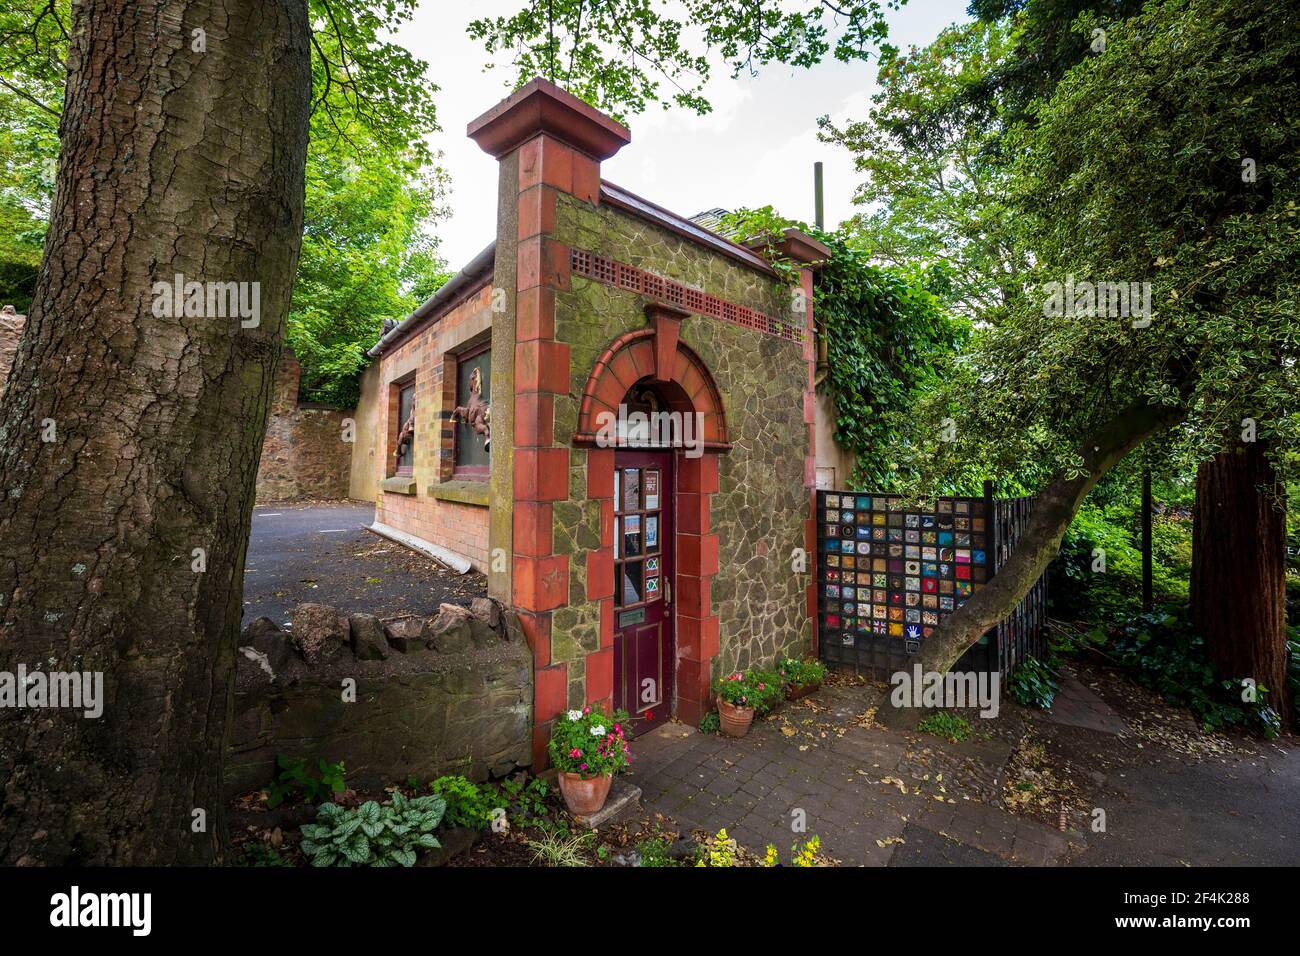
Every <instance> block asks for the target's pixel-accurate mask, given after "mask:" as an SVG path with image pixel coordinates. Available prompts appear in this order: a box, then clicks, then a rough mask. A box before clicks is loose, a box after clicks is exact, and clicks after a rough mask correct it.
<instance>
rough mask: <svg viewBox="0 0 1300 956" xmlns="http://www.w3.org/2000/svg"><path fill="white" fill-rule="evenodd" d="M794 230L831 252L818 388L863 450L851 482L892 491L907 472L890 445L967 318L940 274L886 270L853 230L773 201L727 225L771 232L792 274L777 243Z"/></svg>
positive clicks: (821, 290)
mask: <svg viewBox="0 0 1300 956" xmlns="http://www.w3.org/2000/svg"><path fill="white" fill-rule="evenodd" d="M787 226H794V227H796V228H798V229H800V230H802V231H804V232H806V233H808V234H809V235H811V236H813V237H814V238H816V239H818V240H819V241H821V242H823V243H825V244H826V245H827V246H828V247H829V248H830V249H831V256H830V258H829V259H828V260H827V261H826V262H825V263H824V264H823V265H822V267H821V268H820V269H819V271H818V274H817V280H816V286H815V287H814V313H815V314H816V316H817V321H818V323H819V326H820V328H819V335H820V337H821V338H822V339H824V341H825V343H826V353H827V367H826V370H825V371H826V376H825V378H824V380H823V381H822V383H821V385H820V388H821V389H822V390H823V391H826V392H828V393H829V394H830V396H831V398H832V399H833V400H834V402H835V415H836V417H835V441H836V443H837V444H838V445H839V446H840V447H841V448H844V449H846V450H848V451H851V452H853V453H854V455H855V456H856V463H855V467H854V472H853V474H852V476H849V478H848V484H849V486H850V487H852V488H861V489H869V490H872V491H892V490H894V489H895V488H896V486H897V485H898V482H899V477H900V475H899V473H898V471H897V467H898V463H897V461H896V460H891V455H890V450H891V449H894V448H896V447H898V445H899V442H900V441H902V437H903V435H904V429H903V428H902V427H901V422H902V421H903V420H905V419H906V416H907V414H908V412H909V411H910V409H911V408H912V406H913V404H914V403H915V402H916V401H917V400H918V398H919V396H920V395H921V393H922V392H923V391H925V390H926V389H928V388H930V387H932V385H933V374H934V368H935V366H936V363H937V362H938V360H939V357H940V356H942V355H946V354H948V353H950V352H951V351H952V350H953V349H954V348H956V347H957V346H958V345H959V344H960V343H961V342H962V341H964V340H965V338H966V336H967V333H968V326H967V323H966V322H965V321H964V320H963V319H960V318H957V317H955V316H953V315H951V314H949V313H948V312H947V311H946V310H945V309H944V307H943V305H942V302H941V300H940V298H939V297H938V296H937V295H936V294H935V293H934V292H933V291H932V288H931V286H932V285H933V283H934V282H935V281H936V279H937V277H938V272H930V273H927V272H925V271H924V270H917V271H913V272H910V273H905V272H904V271H903V270H901V269H895V268H882V267H880V266H878V265H876V264H874V263H873V262H872V257H873V255H874V252H873V250H872V249H871V248H870V247H868V246H867V245H865V244H864V243H863V242H861V241H860V239H859V238H858V237H857V236H856V235H855V234H854V233H853V232H851V231H840V232H824V231H822V230H819V229H816V228H815V227H811V226H808V225H807V224H806V223H801V222H797V221H795V220H791V219H786V218H784V217H782V216H781V215H779V214H778V213H776V212H775V211H774V210H773V209H772V208H771V207H770V206H766V207H763V208H761V209H741V210H737V211H736V212H734V213H730V214H728V216H727V217H725V218H724V220H723V225H722V228H723V230H724V231H726V232H728V233H732V234H736V235H739V236H742V237H745V238H764V237H765V238H767V239H768V240H769V250H768V251H769V255H770V256H771V257H772V258H773V259H774V265H775V266H776V267H777V269H778V271H779V272H782V273H783V274H784V275H785V276H786V277H787V278H791V279H792V278H793V276H794V274H795V270H794V269H793V267H792V264H791V263H789V262H786V261H785V260H783V259H781V258H780V257H779V256H778V255H776V253H775V247H774V246H773V245H772V243H773V242H774V240H775V237H777V236H779V235H780V233H781V230H782V229H784V228H786V227H787Z"/></svg>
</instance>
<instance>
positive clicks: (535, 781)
mask: <svg viewBox="0 0 1300 956" xmlns="http://www.w3.org/2000/svg"><path fill="white" fill-rule="evenodd" d="M498 787H499V795H498V799H499V802H498V803H497V806H500V807H502V808H503V809H505V811H506V814H507V816H508V819H509V820H510V823H511V824H513V825H514V826H530V825H532V824H536V823H538V822H540V821H543V820H548V819H550V817H551V809H550V807H549V805H548V803H547V799H548V797H550V795H551V788H550V787H549V786H548V785H547V783H546V781H545V780H543V779H541V778H540V777H528V778H527V779H520V778H518V777H508V778H507V779H505V780H502V781H501V783H500V784H499V785H498ZM494 809H495V807H494Z"/></svg>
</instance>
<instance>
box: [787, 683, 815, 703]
mask: <svg viewBox="0 0 1300 956" xmlns="http://www.w3.org/2000/svg"><path fill="white" fill-rule="evenodd" d="M821 686H822V682H821V681H814V682H813V683H811V684H787V685H786V688H785V699H786V700H798V699H799V698H800V697H807V696H808V695H809V694H811V693H812V692H813V691H815V690H817V688H819V687H821Z"/></svg>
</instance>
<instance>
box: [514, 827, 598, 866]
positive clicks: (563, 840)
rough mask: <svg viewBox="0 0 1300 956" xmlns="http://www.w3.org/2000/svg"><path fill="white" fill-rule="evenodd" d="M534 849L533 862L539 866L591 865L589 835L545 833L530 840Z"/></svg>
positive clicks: (529, 844)
mask: <svg viewBox="0 0 1300 956" xmlns="http://www.w3.org/2000/svg"><path fill="white" fill-rule="evenodd" d="M528 848H529V849H530V850H532V851H533V862H534V863H536V864H538V865H539V866H590V865H591V864H590V862H589V861H588V860H587V855H586V852H587V835H586V834H580V835H578V836H566V835H564V834H561V833H544V834H542V836H540V837H539V838H538V839H536V840H529V841H528Z"/></svg>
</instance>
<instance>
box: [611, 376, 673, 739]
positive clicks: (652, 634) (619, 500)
mask: <svg viewBox="0 0 1300 956" xmlns="http://www.w3.org/2000/svg"><path fill="white" fill-rule="evenodd" d="M620 412H626V414H620V416H619V418H618V424H617V431H618V442H619V444H618V446H617V447H616V449H615V452H614V615H615V620H614V707H615V708H621V709H623V710H626V711H627V712H628V713H630V714H631V715H632V716H633V718H635V719H636V721H637V724H636V726H637V728H638V729H639V730H644V729H646V728H649V727H653V726H657V725H658V724H660V723H662V722H663V721H665V720H667V719H668V717H669V715H670V713H671V711H672V706H673V701H674V696H673V689H674V687H673V685H674V680H673V678H674V674H675V671H676V661H677V654H676V641H675V640H674V630H675V629H674V626H673V625H674V621H673V613H672V602H673V581H674V579H673V571H674V569H675V567H676V564H675V560H674V559H675V554H674V551H675V547H674V545H675V542H676V539H675V537H674V533H673V528H674V521H673V516H674V512H675V510H676V509H675V501H674V498H673V487H674V482H673V471H674V468H673V437H674V436H673V435H672V434H671V432H672V427H671V422H672V421H673V419H671V418H668V419H667V421H668V422H669V429H668V430H667V433H665V430H664V429H662V428H661V427H659V425H660V423H662V422H663V421H664V420H665V416H666V415H668V414H670V410H669V408H668V405H667V402H666V401H665V400H664V398H663V396H662V393H661V392H660V391H659V390H658V389H656V388H655V387H654V385H652V384H650V383H641V384H637V385H634V386H633V387H632V388H631V389H629V390H628V393H627V395H626V396H624V399H623V403H622V404H621V405H620ZM642 426H644V427H642Z"/></svg>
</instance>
